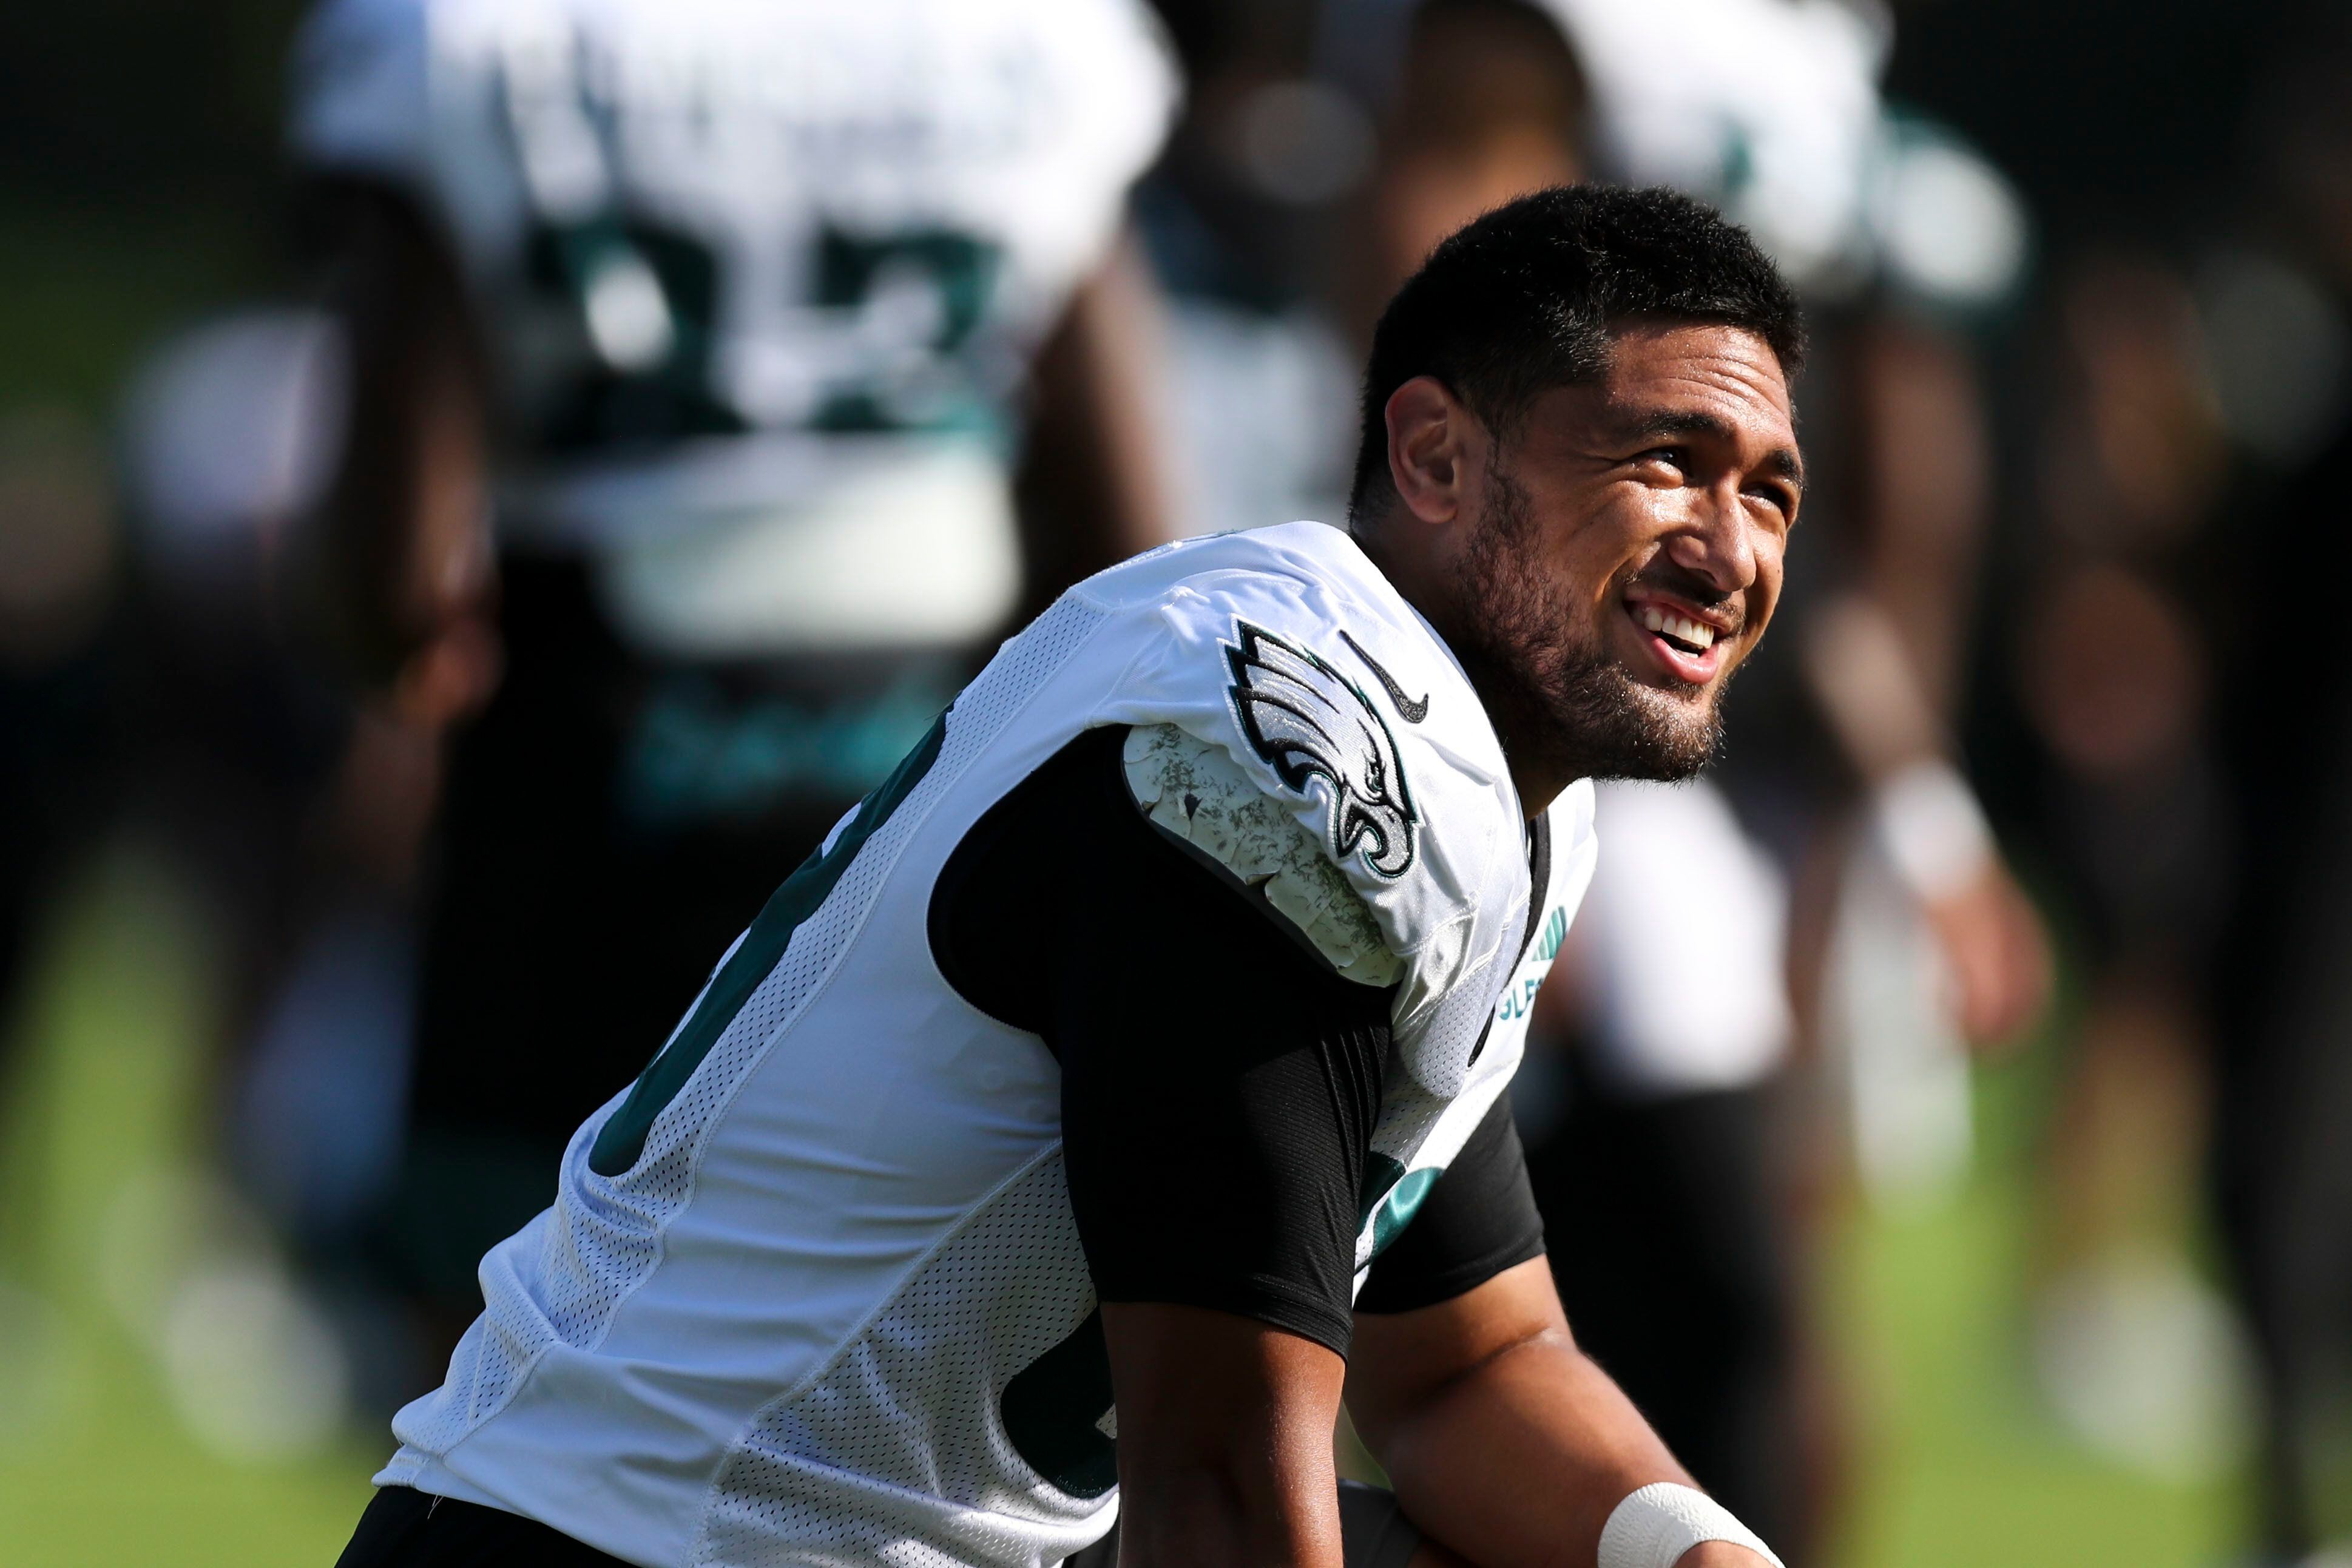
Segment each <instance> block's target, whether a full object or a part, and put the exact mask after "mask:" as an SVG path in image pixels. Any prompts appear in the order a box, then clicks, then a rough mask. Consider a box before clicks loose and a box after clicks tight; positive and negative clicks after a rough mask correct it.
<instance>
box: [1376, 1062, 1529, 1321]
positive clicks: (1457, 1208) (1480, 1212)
mask: <svg viewBox="0 0 2352 1568" xmlns="http://www.w3.org/2000/svg"><path fill="white" fill-rule="evenodd" d="M1543 1250H1544V1236H1543V1215H1540V1214H1538V1213H1537V1212H1536V1195H1535V1190H1534V1189H1533V1188H1532V1187H1530V1186H1528V1157H1527V1153H1526V1152H1525V1151H1524V1150H1522V1149H1521V1148H1520V1146H1519V1130H1518V1126H1517V1123H1515V1122H1514V1121H1512V1120H1511V1101H1510V1097H1509V1096H1508V1095H1505V1096H1504V1097H1502V1098H1501V1099H1499V1100H1496V1101H1495V1108H1494V1109H1493V1110H1489V1111H1488V1112H1486V1120H1485V1121H1481V1122H1479V1123H1478V1130H1477V1131H1475V1132H1473V1133H1471V1134H1470V1142H1467V1143H1465V1144H1464V1145H1463V1146H1462V1152H1461V1153H1459V1154H1457V1155H1455V1156H1454V1163H1452V1164H1450V1165H1448V1166H1446V1167H1445V1173H1444V1175H1442V1176H1440V1177H1438V1178H1437V1183H1436V1184H1435V1185H1434V1186H1433V1187H1431V1188H1430V1189H1429V1196H1428V1197H1426V1198H1424V1199H1423V1200H1422V1205H1421V1209H1420V1211H1419V1212H1418V1213H1416V1214H1415V1215H1413V1216H1412V1224H1410V1225H1408V1226H1405V1227H1404V1232H1403V1234H1402V1235H1401V1236H1399V1237H1397V1238H1396V1239H1395V1240H1394V1241H1391V1243H1389V1245H1388V1250H1386V1251H1385V1252H1382V1253H1381V1255H1380V1257H1379V1258H1377V1259H1376V1260H1375V1261H1374V1262H1373V1264H1372V1275H1371V1278H1370V1279H1367V1280H1365V1281H1364V1289H1363V1294H1361V1295H1360V1296H1358V1297H1357V1298H1356V1310H1358V1311H1360V1312H1410V1311H1412V1310H1414V1309H1415V1308H1418V1307H1433V1306H1435V1305H1437V1303H1439V1302H1440V1301H1451V1300H1454V1297H1456V1296H1459V1295H1462V1294H1464V1293H1465V1292H1466V1291H1470V1290H1475V1289H1477V1288H1478V1287H1479V1286H1481V1285H1484V1284H1485V1283H1486V1281H1487V1280H1489V1279H1493V1278H1494V1277H1495V1276H1496V1275H1497V1274H1500V1273H1501V1272H1503V1270H1504V1269H1506V1268H1517V1266H1518V1265H1520V1264H1522V1263H1525V1262H1526V1261H1527V1260H1528V1258H1540V1257H1542V1256H1543Z"/></svg>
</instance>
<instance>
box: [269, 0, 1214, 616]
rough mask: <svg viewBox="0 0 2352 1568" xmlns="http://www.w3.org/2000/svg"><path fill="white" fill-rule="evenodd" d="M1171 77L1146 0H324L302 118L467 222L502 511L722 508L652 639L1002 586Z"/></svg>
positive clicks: (627, 603)
mask: <svg viewBox="0 0 2352 1568" xmlns="http://www.w3.org/2000/svg"><path fill="white" fill-rule="evenodd" d="M1176 93H1177V88H1176V76H1175V71H1174V68H1173V64H1172V62H1171V59H1170V58H1169V55H1168V52H1167V49H1166V47H1165V45H1164V42H1163V41H1162V39H1161V37H1160V31H1159V26H1158V23H1157V20H1156V18H1154V17H1153V16H1152V15H1151V14H1150V11H1149V9H1148V7H1147V6H1146V5H1144V4H1143V3H1142V0H855V3H852V4H843V3H840V0H326V4H325V5H323V7H322V8H321V9H320V11H319V12H318V13H317V14H316V15H315V16H313V17H312V18H311V20H310V24H309V26H308V27H307V29H306V31H305V33H304V35H303V37H302V40H301V44H300V47H299V51H298V55H297V69H296V79H295V84H294V100H295V102H294V111H293V125H292V138H293V142H294V148H295V153H296V156H297V157H298V159H299V161H300V162H301V163H303V164H304V165H305V166H306V167H308V168H310V169H313V170H321V171H328V172H339V173H342V174H353V175H359V176H362V177H367V178H372V179H375V180H380V181H383V182H387V183H389V184H393V185H394V186H395V187H397V188H399V189H401V190H403V191H404V192H406V193H408V194H409V195H411V196H412V197H413V198H415V200H416V201H417V202H418V203H419V205H421V206H422V207H423V209H424V210H425V213H426V214H427V215H428V216H430V217H431V218H432V219H434V220H435V221H436V223H437V224H438V225H439V226H440V227H441V228H442V230H443V231H444V232H445V233H446V236H447V237H448V238H449V239H450V241H451V243H452V245H453V247H454V248H455V250H456V253H457V257H458V259H459V261H460V263H461V265H462V267H463V268H464V272H465V276H466V278H467V285H468V288H469V290H470V292H471V295H472V297H473V299H474V301H475V305H476V313H477V315H478V319H479V321H480V322H481V324H482V326H483V328H484V329H485V331H486V334H487V338H488V345H489V349H490V352H491V356H492V361H493V364H494V366H495V369H496V371H497V373H498V374H497V375H496V378H495V384H496V387H497V390H498V391H499V394H500V395H501V400H502V408H503V414H504V418H503V420H502V427H503V428H504V429H505V430H506V431H507V433H508V435H509V440H508V442H507V451H506V462H505V464H504V471H503V476H502V477H503V485H502V496H503V500H504V503H505V504H504V505H503V507H502V511H501V518H500V526H501V527H502V529H504V530H505V531H507V532H508V533H509V536H512V537H535V538H537V539H539V540H541V542H562V543H564V544H566V545H572V546H578V545H583V544H585V545H589V546H593V547H595V548H598V549H600V550H604V551H614V550H619V551H626V550H629V549H632V548H637V549H651V548H655V547H656V546H658V545H660V544H662V543H664V542H672V541H675V540H676V539H677V538H678V537H680V536H681V535H688V536H693V535H699V536H701V537H699V538H698V539H697V549H696V552H695V553H693V554H691V555H689V556H688V557H686V558H684V559H679V558H678V557H677V555H676V554H675V552H672V553H671V554H669V555H667V556H656V558H653V559H650V560H646V561H642V562H635V563H632V565H631V568H630V571H631V575H630V577H629V579H628V581H627V582H625V583H622V584H617V585H616V586H615V587H614V590H613V596H614V598H615V599H616V600H617V601H618V603H617V605H616V608H617V610H618V612H619V613H620V615H621V616H622V617H623V620H624V622H625V623H626V622H628V621H629V620H630V619H631V617H632V616H635V618H636V619H639V620H643V621H645V622H646V623H647V626H648V629H649V631H651V632H652V633H653V635H654V636H655V637H656V640H666V641H670V642H673V643H675V642H678V641H680V640H681V639H683V640H685V641H687V642H688V643H690V642H691V641H692V640H694V639H697V638H700V639H702V640H712V639H714V638H717V639H724V638H725V637H728V636H729V634H730V631H731V630H732V629H733V628H732V626H730V623H744V622H756V621H757V620H758V618H759V617H760V616H761V613H762V612H763V611H764V612H768V613H769V618H770V619H771V620H774V619H779V618H782V619H789V620H791V621H793V622H797V623H799V629H798V632H797V634H796V635H797V636H798V637H800V638H801V639H802V640H804V641H813V642H821V643H822V642H837V641H841V640H848V641H853V642H854V641H860V640H863V641H868V642H888V641H893V640H897V641H908V640H911V641H924V640H931V639H932V637H934V635H936V636H937V637H940V638H944V640H949V641H953V640H955V638H956V637H957V636H958V635H960V634H961V633H965V632H968V631H969V630H970V629H971V628H972V627H973V626H985V625H988V624H989V623H988V621H987V619H986V617H987V616H988V615H989V614H990V613H993V614H994V615H995V616H997V620H996V622H995V623H994V624H997V625H1001V624H1002V618H1003V615H1004V614H1005V613H1006V612H1007V611H1008V610H1009V608H1010V603H1009V597H1010V595H1011V594H1012V593H1013V588H1014V586H1015V584H1013V583H1012V575H1013V574H1012V573H1009V572H1008V570H1007V566H1006V563H1007V561H1008V560H1009V559H1010V556H1009V554H1008V552H1007V550H1006V549H1005V548H1004V542H1005V541H1007V540H1009V539H1010V538H1011V537H1012V531H1011V522H1010V513H1009V510H1008V508H1007V507H1006V505H1005V503H1004V500H1003V495H1002V493H1001V492H1002V476H1003V468H1004V466H1005V465H1004V457H1005V454H1006V452H1007V451H1008V450H1009V448H1010V447H1011V446H1012V445H1013V442H1014V440H1015V437H1017V434H1018V433H1017V431H1015V430H1014V429H1013V426H1014V425H1015V423H1016V421H1017V409H1018V397H1019V393H1020V388H1021V383H1022V379H1023V376H1024V373H1025V371H1026V369H1027V366H1028V364H1029V362H1030V360H1031V358H1032V356H1033V354H1034V351H1035V349H1036V346H1037V345H1038V343H1039V342H1041V341H1042V340H1043V338H1044V336H1045V333H1046V332H1047V331H1048V330H1050V328H1051V327H1052V326H1053V324H1054V322H1055V320H1056V319H1057V318H1058V317H1059V315H1060V314H1061V311H1062V310H1063V308H1064V307H1065V305H1066V303H1067V301H1068V300H1069V298H1070V295H1071V292H1072V290H1073V289H1074V288H1075V287H1076V284H1077V283H1078V282H1079V281H1080V280H1081V279H1082V278H1083V277H1084V276H1085V275H1086V274H1087V273H1088V272H1089V271H1091V270H1093V269H1094V268H1097V267H1098V266H1099V265H1101V263H1102V262H1103V260H1104V259H1105V258H1106V257H1107V255H1108V251H1109V248H1110V246H1111V242H1112V237H1113V236H1114V234H1115V233H1116V231H1117V229H1118V224H1119V222H1120V217H1121V214H1122V212H1123V209H1124V203H1125V200H1126V195H1127V191H1128V187H1129V184H1131V183H1132V182H1133V181H1134V179H1135V178H1136V176H1137V175H1138V174H1140V173H1141V172H1142V170H1143V169H1144V168H1145V166H1146V165H1148V164H1149V163H1150V162H1151V160H1152V158H1153V157H1154V156H1156V155H1157V153H1158V151H1159V148H1160V142H1161V139H1162V137H1163V136H1164V134H1165V132H1166V129H1167V126H1168V123H1169V121H1170V118H1171V114H1172V112H1173V110H1174V106H1175V101H1176ZM942 518H945V519H947V520H949V521H946V522H944V523H938V522H935V521H934V520H938V519H942ZM746 529H749V530H751V533H750V534H749V536H748V537H747V538H742V539H734V538H730V530H736V531H740V530H746ZM877 555H880V556H888V557H891V558H893V559H894V560H895V561H896V563H897V570H896V571H895V573H894V574H892V576H891V578H890V579H889V581H888V584H887V591H882V590H881V589H880V588H877V587H876V585H875V583H874V581H873V580H871V579H870V578H869V577H866V576H860V575H859V573H858V566H859V563H861V562H864V561H870V560H871V559H873V558H874V557H876V556H877ZM932 563H939V566H938V568H937V569H936V570H934V569H933V565H932ZM840 574H846V575H847V578H848V580H847V581H845V582H838V581H831V580H829V579H830V578H831V577H833V576H836V575H840ZM926 574H929V575H926ZM934 577H936V578H938V579H940V581H939V584H938V586H937V590H936V591H937V594H938V595H942V596H945V597H947V598H949V599H950V601H951V603H950V605H948V606H947V607H946V608H943V609H940V610H939V611H937V612H936V613H934V614H933V615H931V616H923V615H921V614H920V613H919V612H921V611H922V610H923V609H924V608H925V607H926V606H927V605H929V599H928V598H927V597H926V594H927V593H929V591H930V584H931V582H932V579H933V578H934ZM812 580H815V581H817V582H818V585H819V588H820V589H821V591H819V592H813V593H803V594H799V595H795V594H794V590H795V588H798V587H800V586H802V585H803V584H807V583H808V582H810V581H812ZM975 581H977V582H979V583H980V584H982V590H972V589H969V588H968V589H967V591H966V592H965V593H964V595H962V596H961V597H957V596H956V595H955V587H956V584H958V583H959V582H961V583H964V584H971V583H973V582H975ZM866 589H872V590H873V591H864V590H866ZM983 590H994V592H989V591H983ZM779 597H781V598H782V601H783V603H782V606H781V608H779V607H778V606H777V605H775V604H773V603H772V601H773V600H775V599H777V598H779ZM747 598H748V599H749V600H750V601H751V602H750V603H749V604H746V603H745V602H744V601H745V600H746V599H747ZM845 606H846V607H847V608H846V609H845ZM851 613H854V614H856V615H857V616H862V617H863V618H864V619H866V621H868V622H870V623H871V624H870V625H866V626H851V627H848V628H845V629H844V628H836V627H832V626H824V625H819V626H811V625H809V624H808V623H809V622H810V621H811V620H812V618H813V617H814V618H815V619H817V620H819V621H823V620H824V619H825V618H827V617H830V618H831V619H833V620H839V619H841V618H842V617H843V616H845V614H851ZM910 616H911V624H909V622H910ZM762 629H763V628H761V627H759V626H756V625H754V626H749V627H748V629H747V630H746V632H745V636H747V637H750V638H751V640H754V641H756V640H758V637H759V636H760V634H761V630H762ZM739 640H740V639H739ZM680 651H696V650H695V649H693V648H692V647H684V648H681V649H680ZM714 651H723V650H714Z"/></svg>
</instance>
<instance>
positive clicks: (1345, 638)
mask: <svg viewBox="0 0 2352 1568" xmlns="http://www.w3.org/2000/svg"><path fill="white" fill-rule="evenodd" d="M1339 640H1340V641H1341V642H1343V643H1346V644H1347V645H1348V646H1349V647H1351V648H1354V649H1355V650H1356V657H1357V658H1360V659H1362V660H1363V661H1364V663H1365V665H1366V666H1367V667H1369V668H1370V670H1371V672H1372V673H1373V674H1374V675H1377V676H1379V677H1380V678H1381V689H1383V690H1385V691H1386V692H1387V693H1388V694H1389V700H1390V701H1391V702H1393V703H1395V704H1396V710H1397V713H1398V715H1399V716H1400V717H1401V718H1402V719H1403V720H1404V721H1405V722H1406V723H1408V724H1418V723H1420V722H1421V721H1423V719H1426V718H1428V717H1429V699H1428V698H1426V697H1424V698H1423V699H1422V700H1420V701H1418V702H1415V701H1414V700H1412V698H1410V697H1407V696H1406V695H1405V694H1404V688H1403V687H1402V686H1399V685H1398V684H1397V683H1396V677H1395V676H1393V675H1391V674H1390V673H1389V672H1388V671H1387V670H1385V669H1382V668H1381V661H1380V660H1379V659H1376V658H1373V657H1372V656H1371V655H1370V654H1368V653H1366V652H1365V651H1364V645H1363V644H1361V643H1360V642H1358V641H1357V640H1356V639H1355V638H1354V637H1349V635H1348V632H1347V628H1346V627H1344V626H1343V627H1341V628H1340V631H1339Z"/></svg>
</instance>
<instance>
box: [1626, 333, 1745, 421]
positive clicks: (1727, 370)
mask: <svg viewBox="0 0 2352 1568" xmlns="http://www.w3.org/2000/svg"><path fill="white" fill-rule="evenodd" d="M1601 387H1602V390H1603V393H1604V402H1605V405H1606V406H1607V407H1608V408H1609V409H1611V410H1612V412H1613V411H1618V410H1622V411H1623V412H1624V413H1626V414H1627V415H1637V414H1639V413H1642V412H1645V411H1646V410H1648V409H1649V408H1652V407H1654V406H1656V405H1659V404H1660V403H1662V402H1672V403H1680V404H1696V405H1715V406H1716V407H1717V410H1718V411H1719V412H1721V413H1725V414H1727V415H1732V414H1737V413H1740V412H1746V413H1749V414H1751V415H1753V416H1763V417H1764V418H1765V420H1766V421H1767V422H1768V423H1769V422H1775V421H1777V423H1778V424H1780V425H1781V426H1790V425H1791V424H1792V416H1791V414H1790V398H1789V378H1788V376H1787V375H1786V374H1783V373H1782V371H1781V369H1780V355H1779V354H1778V353H1774V352H1773V349H1772V345H1771V344H1769V343H1768V342H1765V341H1764V340H1763V339H1762V338H1761V337H1759V336H1758V335H1757V334H1756V333H1754V332H1751V331H1747V330H1745V329H1744V328H1740V327H1732V326H1726V325H1722V324H1719V323H1714V322H1690V321H1680V322H1649V321H1639V322H1633V323H1631V324H1628V325H1627V326H1625V327H1623V328H1621V329H1620V330H1618V331H1615V332H1612V334H1611V336H1610V353H1609V368H1608V371H1607V373H1606V374H1604V375H1603V376H1602V378H1601Z"/></svg>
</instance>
